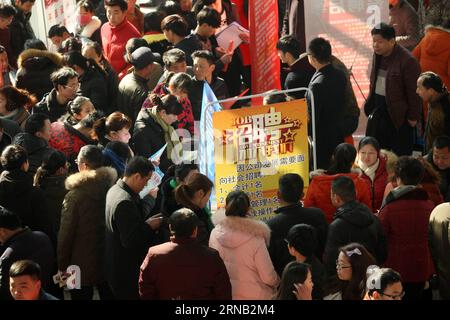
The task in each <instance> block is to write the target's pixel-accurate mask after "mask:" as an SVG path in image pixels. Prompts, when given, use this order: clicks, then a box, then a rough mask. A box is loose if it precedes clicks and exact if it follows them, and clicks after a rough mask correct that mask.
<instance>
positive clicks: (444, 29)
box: [425, 24, 450, 33]
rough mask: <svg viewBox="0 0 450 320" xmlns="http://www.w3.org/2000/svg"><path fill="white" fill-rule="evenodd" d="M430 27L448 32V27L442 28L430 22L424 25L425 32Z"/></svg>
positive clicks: (449, 30) (449, 31)
mask: <svg viewBox="0 0 450 320" xmlns="http://www.w3.org/2000/svg"><path fill="white" fill-rule="evenodd" d="M430 29H437V30H441V31H444V32H447V33H450V29H447V28H444V27H442V26H435V25H432V24H429V25H426V26H425V32H427V31H428V30H430Z"/></svg>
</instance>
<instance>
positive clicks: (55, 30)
mask: <svg viewBox="0 0 450 320" xmlns="http://www.w3.org/2000/svg"><path fill="white" fill-rule="evenodd" d="M64 32H66V33H69V30H67V28H66V27H65V26H61V25H59V24H55V25H53V26H51V27H50V29H49V30H48V35H47V37H48V38H53V37H62V36H63V35H64Z"/></svg>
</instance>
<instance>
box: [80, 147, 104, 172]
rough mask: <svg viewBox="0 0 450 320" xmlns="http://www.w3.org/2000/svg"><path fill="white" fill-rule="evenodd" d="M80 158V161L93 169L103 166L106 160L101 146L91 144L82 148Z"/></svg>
mask: <svg viewBox="0 0 450 320" xmlns="http://www.w3.org/2000/svg"><path fill="white" fill-rule="evenodd" d="M78 159H80V161H79V163H84V164H86V165H87V166H88V167H89V169H91V170H95V169H98V168H100V167H101V166H103V161H104V159H103V153H102V150H101V149H100V148H99V147H97V146H94V145H90V144H88V145H85V146H83V147H82V148H81V149H80V151H79V153H78Z"/></svg>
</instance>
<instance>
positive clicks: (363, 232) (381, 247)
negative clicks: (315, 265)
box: [323, 201, 387, 276]
mask: <svg viewBox="0 0 450 320" xmlns="http://www.w3.org/2000/svg"><path fill="white" fill-rule="evenodd" d="M354 242H356V243H360V244H362V245H364V247H365V248H366V249H367V250H368V251H369V252H370V253H372V255H373V256H374V257H375V258H376V261H377V262H378V264H382V263H383V262H384V261H385V260H386V256H387V242H386V235H385V233H384V230H383V227H382V226H381V223H380V220H379V219H378V218H377V217H376V216H375V215H374V214H373V213H372V212H371V210H370V209H369V208H368V207H367V206H366V205H364V204H362V203H359V202H357V201H350V202H347V203H345V204H344V205H342V206H341V207H339V208H338V209H337V211H336V214H335V216H334V220H333V222H332V223H331V224H330V228H329V229H328V239H327V245H326V247H325V254H324V259H323V260H324V263H325V267H326V270H327V274H328V276H333V275H335V274H336V259H337V258H338V255H339V248H341V247H343V246H345V245H347V244H349V243H354Z"/></svg>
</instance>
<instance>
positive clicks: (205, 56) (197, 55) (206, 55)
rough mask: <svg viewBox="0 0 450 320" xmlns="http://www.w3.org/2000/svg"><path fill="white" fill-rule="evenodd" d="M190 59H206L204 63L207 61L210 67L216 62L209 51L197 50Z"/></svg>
mask: <svg viewBox="0 0 450 320" xmlns="http://www.w3.org/2000/svg"><path fill="white" fill-rule="evenodd" d="M191 57H192V60H193V59H195V58H202V59H206V61H208V63H209V65H210V66H211V65H213V64H214V63H215V62H216V59H215V58H214V55H213V54H212V52H211V51H209V50H197V51H195V52H194V53H193V54H192V56H191Z"/></svg>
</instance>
